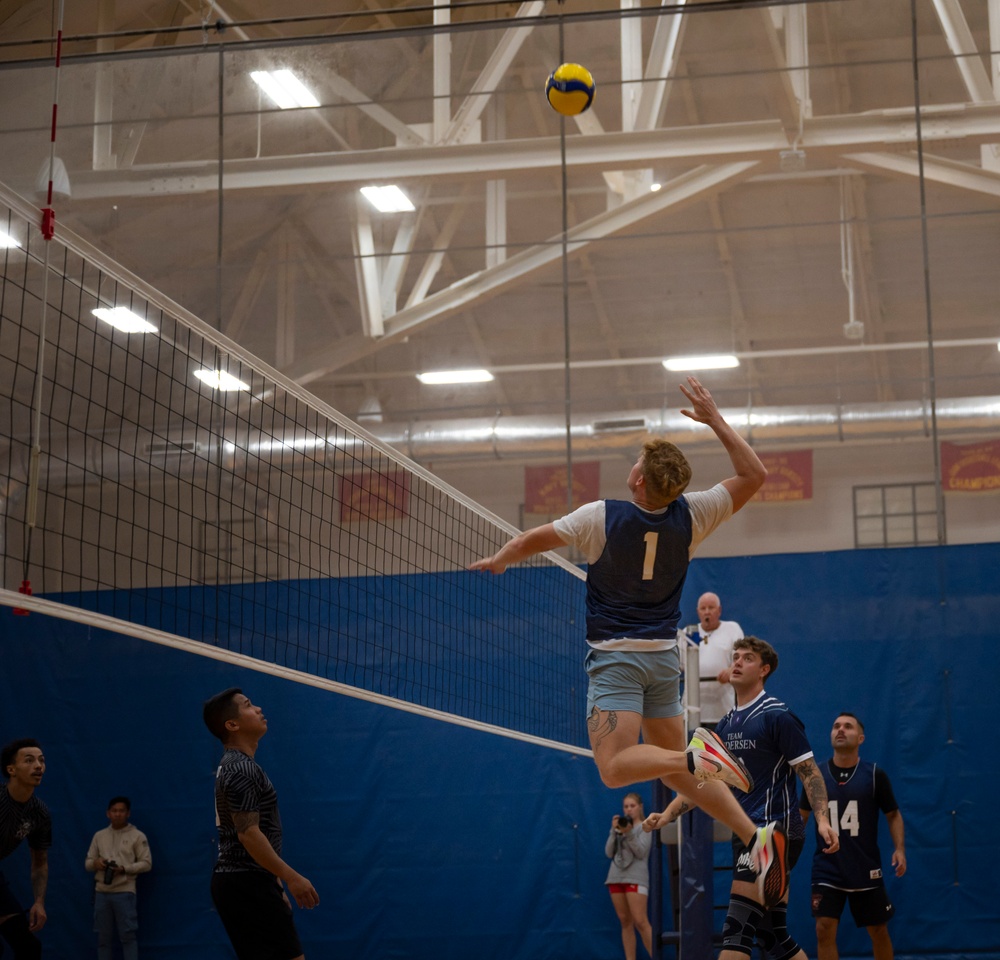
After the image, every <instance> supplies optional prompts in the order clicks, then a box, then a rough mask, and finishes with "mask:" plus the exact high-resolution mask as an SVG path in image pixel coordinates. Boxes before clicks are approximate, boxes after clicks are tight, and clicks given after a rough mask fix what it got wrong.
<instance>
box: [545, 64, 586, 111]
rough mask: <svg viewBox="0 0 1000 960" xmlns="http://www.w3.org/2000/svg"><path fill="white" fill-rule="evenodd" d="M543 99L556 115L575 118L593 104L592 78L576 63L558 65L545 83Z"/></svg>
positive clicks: (584, 68)
mask: <svg viewBox="0 0 1000 960" xmlns="http://www.w3.org/2000/svg"><path fill="white" fill-rule="evenodd" d="M545 99H546V100H548V101H549V106H550V107H552V109H553V110H555V111H556V113H561V114H562V115H563V116H564V117H575V116H576V115H577V114H578V113H583V111H584V110H587V109H588V108H589V107H590V105H591V104H592V103H593V102H594V78H593V76H591V73H590V71H589V70H588V69H587V68H586V67H581V66H580V64H578V63H563V64H560V65H559V66H558V67H556V68H555V70H553V71H552V73H550V74H549V79H548V80H546V81H545Z"/></svg>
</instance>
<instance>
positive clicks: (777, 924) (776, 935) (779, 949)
mask: <svg viewBox="0 0 1000 960" xmlns="http://www.w3.org/2000/svg"><path fill="white" fill-rule="evenodd" d="M767 919H768V921H769V922H770V927H771V938H773V939H772V942H770V943H767V944H765V943H764V942H763V940H762V941H761V946H762V947H764V949H765V950H767V952H768V955H769V956H770V957H771V958H772V960H788V958H789V957H794V956H795V954H797V953H798V952H799V950H801V949H802V948H801V947H800V946H799V945H798V944H797V943H796V942H795V941H794V940H793V939H792V938H791V936H789V933H788V904H787V903H779V904H778V905H777V906H776V907H774V908H772V909H771V910H770V911H769V912H768V915H767Z"/></svg>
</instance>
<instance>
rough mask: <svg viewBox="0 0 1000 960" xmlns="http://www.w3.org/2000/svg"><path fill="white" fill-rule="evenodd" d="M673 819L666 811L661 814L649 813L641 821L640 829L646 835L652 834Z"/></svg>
mask: <svg viewBox="0 0 1000 960" xmlns="http://www.w3.org/2000/svg"><path fill="white" fill-rule="evenodd" d="M673 819H674V818H673V817H672V816H670V814H669V812H668V811H667V810H664V811H663V812H662V813H651V814H650V815H649V816H648V817H646V819H645V820H643V821H642V829H643V830H644V831H645V832H646V833H652V832H653V831H654V830H659V829H660V827H665V826H666V825H667V824H668V823H670V822H671V821H673Z"/></svg>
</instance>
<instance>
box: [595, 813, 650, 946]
mask: <svg viewBox="0 0 1000 960" xmlns="http://www.w3.org/2000/svg"><path fill="white" fill-rule="evenodd" d="M645 819H646V814H645V812H644V810H643V804H642V797H640V796H639V794H637V793H627V794H626V795H625V799H624V800H623V801H622V813H621V814H615V815H614V816H613V817H612V818H611V832H610V833H609V834H608V839H607V842H606V843H605V844H604V853H605V855H606V856H607V857H609V858H610V860H611V867H610V869H609V870H608V878H607V880H605V881H604V883H605V886H606V887H607V888H608V892H609V893H610V894H611V903H612V904H613V905H614V908H615V913H616V914H618V922H619V923H620V924H621V926H622V947H624V949H625V960H635V956H636V937H635V934H636V931H638V932H639V936H640V937H642V944H643V946H644V947H645V948H646V952H647V953H648V954H649V955H650V956H652V955H653V947H652V943H653V928H652V927H651V926H650V923H649V916H648V914H647V912H646V901H647V900H648V899H649V850H650V847H651V846H652V843H653V835H652V834H651V833H646V832H644V831H643V829H642V821H643V820H645Z"/></svg>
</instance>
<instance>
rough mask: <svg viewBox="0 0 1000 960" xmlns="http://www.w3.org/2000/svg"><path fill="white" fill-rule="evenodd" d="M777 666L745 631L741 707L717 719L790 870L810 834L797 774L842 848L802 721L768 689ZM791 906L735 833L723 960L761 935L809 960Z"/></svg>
mask: <svg viewBox="0 0 1000 960" xmlns="http://www.w3.org/2000/svg"><path fill="white" fill-rule="evenodd" d="M777 669H778V655H777V653H775V651H774V648H773V647H772V646H771V645H770V644H769V643H767V642H766V641H764V640H760V639H758V638H757V637H743V638H742V639H740V640H736V641H735V642H734V643H733V663H732V667H731V668H730V677H729V682H730V683H731V684H732V686H733V689H734V690H735V692H736V706H735V708H734V709H733V710H731V711H730V712H729V713H727V714H726V716H724V717H723V718H722V720H720V721H719V725H718V726H717V727H716V728H715V732H716V734H717V735H718V736H719V737H720V739H721V740H722V741H723V743H725V745H726V747H727V749H728V750H729V752H730V753H732V754H735V755H736V756H737V757H738V758H739V759H740V760H741V761H742V762H743V763H744V764H745V765H746V767H747V769H748V770H749V771H750V775H751V777H752V778H753V782H754V786H753V789H752V790H750V791H749V792H748V793H746V794H740V795H738V800H739V802H740V805H741V806H742V807H743V809H744V810H745V811H746V812H747V814H748V815H749V817H750V819H751V820H752V821H753V822H754V823H756V824H761V823H766V822H768V821H771V820H777V821H778V822H779V823H780V824H781V825H782V826H783V828H784V836H786V837H787V841H788V854H787V857H788V865H789V869H791V867H792V866H794V865H795V861H796V860H797V859H798V857H799V854H800V853H801V852H802V846H803V842H804V839H805V827H804V825H803V822H802V817H801V816H800V815H799V804H798V789H797V784H796V777H797V778H798V779H799V780H801V781H802V785H803V788H804V790H805V791H806V794H807V795H808V796H809V797H810V799H811V801H812V805H813V809H815V810H816V811H817V818H816V825H817V829H818V830H819V832H820V834H821V835H822V837H823V840H824V842H825V843H826V850H827V851H828V852H831V853H832V852H833V851H834V850H836V849H837V836H836V834H835V833H834V831H833V828H832V827H831V826H830V822H829V820H828V818H827V797H826V788H825V787H824V785H823V777H822V775H821V774H820V772H819V769H818V768H817V766H816V761H815V760H814V759H813V752H812V749H811V747H810V746H809V741H808V740H807V739H806V735H805V729H804V728H803V726H802V721H801V720H799V718H798V717H796V716H795V714H794V713H792V712H791V710H789V709H788V707H787V706H786V705H785V704H784V703H782V702H781V701H780V700H778V699H777V698H776V697H771V696H768V695H767V693H766V691H765V690H764V680H765V678H767V677H770V676H771V675H773V673H774V671H775V670H777ZM688 809H690V802H689V801H688V799H687V798H686V797H684V796H678V797H676V798H674V800H672V801H671V803H670V805H669V806H668V807H667V809H666V810H664V811H663V813H662V814H654V815H653V816H652V817H649V818H647V821H646V822H647V824H648V825H649V829H657V828H659V827H661V826H663V824H664V823H669V822H670V821H671V820H673V819H674V818H675V817H678V816H680V814H681V813H683V812H684V811H685V810H688ZM779 836H781V835H780V834H779ZM765 893H766V891H765ZM787 912H788V894H787V890H786V891H784V892H783V893H782V895H781V897H780V898H777V902H775V903H774V905H773V906H772V905H771V904H770V903H769V902H768V898H766V897H764V896H762V895H761V891H760V889H759V884H758V883H757V876H756V875H755V873H754V871H753V869H752V860H751V856H750V853H749V851H748V850H747V848H746V845H745V844H744V843H743V841H742V840H741V839H740V838H739V837H734V838H733V884H732V888H731V892H730V901H729V914H728V916H727V917H726V925H725V928H724V929H723V941H722V945H723V949H722V952H721V954H720V955H719V960H742V958H743V957H749V956H750V955H751V954H752V952H753V946H754V941H755V940H756V941H759V942H760V945H761V946H762V947H763V948H764V949H765V950H766V951H767V954H768V957H770V958H771V960H792V958H794V960H806V955H805V953H804V952H803V950H802V949H801V948H800V947H799V945H798V943H796V942H795V940H793V939H792V937H791V936H790V934H789V933H788V927H787Z"/></svg>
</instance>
